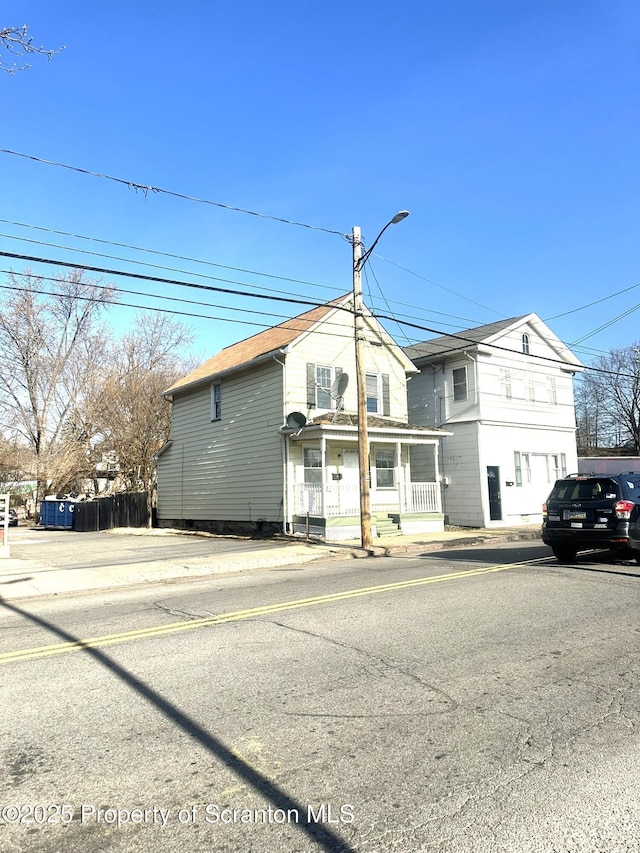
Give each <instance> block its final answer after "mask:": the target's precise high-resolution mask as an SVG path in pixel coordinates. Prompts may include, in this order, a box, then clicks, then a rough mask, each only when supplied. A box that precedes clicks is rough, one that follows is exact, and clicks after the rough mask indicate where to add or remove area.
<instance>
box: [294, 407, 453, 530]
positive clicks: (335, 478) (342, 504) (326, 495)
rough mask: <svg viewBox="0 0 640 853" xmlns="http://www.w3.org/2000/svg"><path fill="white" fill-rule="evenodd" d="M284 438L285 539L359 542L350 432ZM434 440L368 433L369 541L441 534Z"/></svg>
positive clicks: (399, 432)
mask: <svg viewBox="0 0 640 853" xmlns="http://www.w3.org/2000/svg"><path fill="white" fill-rule="evenodd" d="M377 420H381V419H377ZM287 438H288V466H287V467H288V482H289V484H290V489H289V492H288V526H289V529H290V531H291V532H293V533H303V534H304V533H309V534H312V535H316V536H321V537H323V538H325V539H328V540H331V541H344V540H348V539H359V538H360V533H361V525H360V485H359V468H358V449H357V428H356V426H355V425H354V424H348V425H346V424H340V425H338V424H334V423H329V424H327V423H312V424H308V425H307V426H305V427H304V428H303V429H301V430H300V431H298V432H296V434H294V435H291V436H288V437H287ZM439 439H440V435H439V431H438V430H428V429H425V428H421V427H413V426H408V425H404V424H397V423H394V422H388V423H384V424H380V425H375V426H370V428H369V447H370V453H369V472H368V473H369V481H370V506H371V532H372V535H373V536H374V537H376V536H380V535H383V534H384V535H389V534H391V533H393V532H395V533H406V534H409V533H411V534H414V533H427V532H437V531H441V530H444V515H443V512H442V502H441V491H440V482H439V480H440V478H439V473H438V446H439Z"/></svg>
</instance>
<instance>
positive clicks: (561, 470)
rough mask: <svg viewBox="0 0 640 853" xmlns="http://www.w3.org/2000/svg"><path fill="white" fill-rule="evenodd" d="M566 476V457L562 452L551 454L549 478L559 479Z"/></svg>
mask: <svg viewBox="0 0 640 853" xmlns="http://www.w3.org/2000/svg"><path fill="white" fill-rule="evenodd" d="M566 476H567V457H566V456H565V454H564V453H552V454H551V478H552V479H553V480H559V479H560V478H561V477H566Z"/></svg>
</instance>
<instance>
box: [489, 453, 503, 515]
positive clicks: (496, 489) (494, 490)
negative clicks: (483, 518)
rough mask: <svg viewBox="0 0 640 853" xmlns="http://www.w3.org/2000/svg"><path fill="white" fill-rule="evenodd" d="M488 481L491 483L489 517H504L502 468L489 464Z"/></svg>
mask: <svg viewBox="0 0 640 853" xmlns="http://www.w3.org/2000/svg"><path fill="white" fill-rule="evenodd" d="M487 483H488V485H489V518H490V519H491V521H500V520H501V519H502V501H501V500H500V468H499V467H498V466H497V465H487Z"/></svg>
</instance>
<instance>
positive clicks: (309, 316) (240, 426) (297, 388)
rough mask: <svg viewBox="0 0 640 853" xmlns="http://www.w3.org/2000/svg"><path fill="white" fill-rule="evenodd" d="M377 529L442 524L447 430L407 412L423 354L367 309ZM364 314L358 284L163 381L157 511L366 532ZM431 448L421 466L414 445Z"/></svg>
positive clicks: (233, 523)
mask: <svg viewBox="0 0 640 853" xmlns="http://www.w3.org/2000/svg"><path fill="white" fill-rule="evenodd" d="M365 313H366V316H365V369H366V385H367V395H366V396H367V411H368V413H369V414H368V434H369V444H370V477H371V513H372V519H371V522H372V532H373V535H376V533H377V534H378V535H379V534H380V533H382V532H387V531H389V530H390V529H395V530H396V531H398V530H402V531H411V532H422V531H429V530H441V529H443V526H444V521H443V518H444V516H443V513H442V506H441V497H440V485H439V479H440V477H439V461H438V448H439V443H440V439H441V437H442V435H443V432H442V431H441V430H438V429H435V428H433V427H431V426H427V425H422V424H418V423H415V424H413V425H409V423H408V417H407V394H406V384H407V376H410V375H412V374H414V373H416V372H417V370H416V368H415V366H414V365H413V364H412V363H411V361H410V360H409V358H408V357H407V356H406V355H405V354H404V352H403V351H402V349H401V348H400V347H399V346H398V345H397V344H396V343H395V342H394V341H393V340H392V339H391V338H390V337H389V335H388V334H387V333H386V332H385V330H384V329H383V328H382V327H381V326H380V325H379V324H378V323H377V321H376V320H375V319H373V318H372V317H371V316H370V315H369V314H368V312H365ZM355 377H356V372H355V345H354V315H353V307H352V297H351V295H350V294H349V295H347V296H344V297H341V298H340V299H336V300H334V301H333V302H331V303H328V304H327V305H322V306H319V307H317V308H314V309H312V310H311V311H307V312H306V313H304V314H301V315H300V316H298V317H294V318H293V319H291V320H287V321H285V322H284V323H281V324H280V325H278V326H275V327H273V328H270V329H267V330H266V331H264V332H261V333H260V334H257V335H254V336H253V337H251V338H248V339H247V340H244V341H240V342H239V343H237V344H234V345H232V346H229V347H227V348H226V349H223V350H222V351H221V352H219V353H218V354H217V355H215V356H214V357H213V358H211V359H209V361H207V362H205V363H204V364H202V365H201V366H200V367H198V368H197V369H196V370H194V371H193V372H192V373H190V374H189V375H188V376H185V377H184V378H183V379H180V380H179V381H178V382H176V383H175V384H174V385H172V386H171V388H169V389H168V390H167V391H166V394H165V395H166V396H167V397H168V398H169V399H170V400H171V401H172V404H173V427H172V437H171V440H170V441H169V442H168V444H167V445H165V447H164V448H163V449H162V450H161V451H160V453H159V454H158V521H159V523H160V524H161V525H163V526H169V525H171V526H182V527H194V528H201V529H202V528H204V529H208V530H212V531H216V532H220V533H229V532H254V531H263V532H269V531H275V530H278V531H282V530H284V531H287V532H292V533H295V532H304V531H306V530H309V531H310V532H311V533H315V534H318V535H321V536H324V537H326V538H327V539H331V540H340V539H352V538H357V537H358V536H359V533H360V509H359V477H358V470H359V468H358V443H357V423H358V421H357V417H356V412H357V394H356V378H355ZM415 447H420V448H421V451H422V453H421V467H420V470H419V471H413V469H412V464H411V450H412V448H415Z"/></svg>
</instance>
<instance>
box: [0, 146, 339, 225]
mask: <svg viewBox="0 0 640 853" xmlns="http://www.w3.org/2000/svg"><path fill="white" fill-rule="evenodd" d="M0 154H10V155H11V156H13V157H22V158H24V159H25V160H32V161H34V162H35V163H42V164H45V165H47V166H56V167H58V168H61V169H69V170H70V171H72V172H78V173H80V174H82V175H90V176H91V177H94V178H103V179H105V180H107V181H114V182H115V183H117V184H121V185H123V186H125V187H127V188H128V189H133V190H136V191H139V192H142V193H144V195H145V196H146V195H148V194H149V193H153V194H163V195H168V196H172V197H173V198H181V199H184V200H186V201H194V202H197V203H198V204H207V205H211V206H213V207H219V208H222V209H223V210H231V211H233V212H235V213H245V214H247V215H249V216H257V217H259V218H260V219H270V220H271V221H273V222H281V223H282V224H283V225H295V226H296V227H298V228H307V229H309V230H312V231H324V232H325V233H326V234H335V235H337V236H338V237H342V238H344V236H345V235H344V233H343V232H342V231H336V230H335V229H333V228H323V227H321V226H319V225H310V224H309V223H307V222H297V221H296V220H293V219H284V218H283V217H281V216H272V215H271V214H267V213H259V212H257V211H255V210H248V209H246V208H242V207H235V206H234V205H230V204H223V203H222V202H220V201H211V200H210V199H206V198H198V197H197V196H192V195H187V194H185V193H180V192H176V191H175V190H168V189H164V188H163V187H155V186H153V185H151V184H143V183H140V182H138V181H130V180H127V179H126V178H117V177H114V176H113V175H107V174H104V173H103V172H95V171H93V170H91V169H83V168H81V167H80V166H70V165H69V164H68V163H59V162H57V161H55V160H46V159H45V158H44V157H36V156H35V155H33V154H24V153H23V152H21V151H12V150H10V149H9V148H0Z"/></svg>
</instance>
